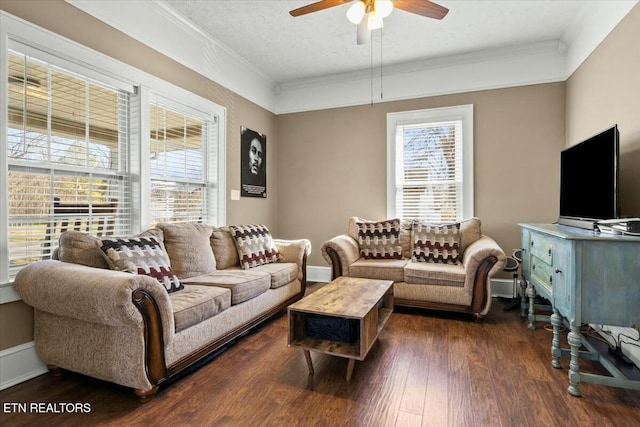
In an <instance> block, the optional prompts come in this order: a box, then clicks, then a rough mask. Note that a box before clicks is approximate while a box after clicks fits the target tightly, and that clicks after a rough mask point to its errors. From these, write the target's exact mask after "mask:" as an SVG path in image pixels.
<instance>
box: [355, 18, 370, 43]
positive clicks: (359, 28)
mask: <svg viewBox="0 0 640 427" xmlns="http://www.w3.org/2000/svg"><path fill="white" fill-rule="evenodd" d="M367 21H368V20H367V17H366V16H365V17H364V18H363V19H362V21H360V23H359V24H358V25H356V43H358V44H367V43H369V40H371V30H370V29H369V23H368V22H367Z"/></svg>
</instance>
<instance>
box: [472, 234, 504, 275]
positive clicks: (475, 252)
mask: <svg viewBox="0 0 640 427" xmlns="http://www.w3.org/2000/svg"><path fill="white" fill-rule="evenodd" d="M490 257H495V258H496V262H495V264H493V266H492V267H491V269H490V270H489V272H488V275H489V277H492V276H493V275H494V274H496V273H498V272H499V271H502V269H503V268H504V266H505V264H506V262H507V256H506V255H505V253H504V251H503V250H502V249H501V248H500V246H498V244H497V243H496V241H495V240H493V239H492V238H491V237H489V236H485V235H483V236H481V237H480V238H479V239H478V240H476V241H475V242H473V243H472V244H470V245H469V246H468V247H467V249H466V250H465V251H464V254H462V265H464V267H465V273H466V274H467V276H468V275H469V274H470V273H472V274H475V271H476V270H477V269H478V267H479V266H480V264H481V263H482V262H483V261H484V260H486V259H487V258H490Z"/></svg>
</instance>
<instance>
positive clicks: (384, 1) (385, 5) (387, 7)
mask: <svg viewBox="0 0 640 427" xmlns="http://www.w3.org/2000/svg"><path fill="white" fill-rule="evenodd" d="M374 9H375V11H376V12H377V13H378V15H380V17H381V18H386V17H387V16H389V15H391V12H393V3H392V2H391V0H376V1H375V3H374Z"/></svg>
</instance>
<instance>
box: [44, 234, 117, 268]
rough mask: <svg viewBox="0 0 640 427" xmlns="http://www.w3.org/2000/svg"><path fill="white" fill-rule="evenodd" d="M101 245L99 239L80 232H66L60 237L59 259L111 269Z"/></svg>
mask: <svg viewBox="0 0 640 427" xmlns="http://www.w3.org/2000/svg"><path fill="white" fill-rule="evenodd" d="M101 245H102V241H101V240H100V239H99V238H98V237H95V236H92V235H90V234H87V233H81V232H80V231H73V230H69V231H65V232H64V233H62V234H61V235H60V240H59V246H58V250H57V258H58V259H59V260H60V261H62V262H69V263H72V264H80V265H86V266H88V267H95V268H104V269H109V264H108V263H107V260H106V259H105V257H104V255H103V254H102V251H101V250H100V246H101Z"/></svg>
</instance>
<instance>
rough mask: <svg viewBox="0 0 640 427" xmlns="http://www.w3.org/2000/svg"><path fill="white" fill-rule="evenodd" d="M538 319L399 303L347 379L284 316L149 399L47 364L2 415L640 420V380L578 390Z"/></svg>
mask: <svg viewBox="0 0 640 427" xmlns="http://www.w3.org/2000/svg"><path fill="white" fill-rule="evenodd" d="M539 326H540V328H538V329H537V330H535V331H530V330H528V329H527V326H526V322H525V321H524V320H523V319H521V318H520V315H519V311H518V310H513V311H507V312H504V311H503V303H502V302H501V301H495V302H494V304H493V307H492V309H491V312H490V313H489V315H488V316H487V317H486V319H485V321H484V323H475V322H473V320H472V319H471V318H467V317H464V316H456V315H452V314H442V313H435V312H431V311H421V310H409V309H397V310H396V312H394V314H393V315H392V316H391V319H390V320H389V322H388V324H387V326H386V328H385V330H384V331H383V332H382V333H381V335H380V339H379V341H378V342H377V343H376V344H375V345H374V347H373V348H372V350H371V352H370V353H369V355H368V356H367V359H366V360H364V361H362V362H356V365H355V369H354V373H353V377H352V379H351V381H350V382H346V381H345V373H346V369H347V359H343V358H338V357H331V356H326V355H323V354H318V353H312V358H313V362H314V368H315V374H314V375H313V376H309V375H308V371H307V365H306V362H305V358H304V355H303V352H302V351H301V350H300V349H293V348H288V347H287V318H286V315H282V316H279V317H277V318H275V319H274V320H272V321H270V322H268V323H266V324H265V325H263V326H262V327H260V328H259V329H258V330H256V331H254V332H253V333H251V334H249V335H247V336H245V337H243V338H241V339H240V340H239V341H238V342H237V343H236V344H234V345H232V346H231V347H229V348H228V349H227V350H226V351H225V352H223V353H222V354H220V355H219V356H218V357H217V358H215V359H214V360H212V361H211V362H209V363H207V364H205V365H204V366H202V367H200V368H199V369H197V370H195V371H193V372H192V373H190V374H189V375H186V376H185V377H183V378H181V379H179V380H177V381H174V382H172V383H171V384H168V385H164V386H163V387H161V388H160V391H159V392H158V395H157V396H156V397H155V399H154V400H152V401H151V402H150V403H148V404H144V405H142V404H139V403H138V401H137V399H136V398H135V396H134V394H133V391H132V390H130V389H127V388H124V387H120V386H117V385H113V384H110V383H105V382H102V381H98V380H94V379H91V378H88V377H85V376H82V375H78V374H74V373H66V374H65V375H64V376H63V377H61V378H54V377H51V376H49V375H48V374H47V375H42V376H40V377H38V378H34V379H32V380H30V381H27V382H24V383H22V384H19V385H17V386H14V387H12V388H9V389H7V390H3V391H2V392H0V402H1V403H2V408H3V411H2V413H0V425H2V426H34V425H41V426H78V425H82V426H93V425H100V426H122V425H134V426H149V425H170V426H399V427H400V426H401V427H405V426H408V427H410V426H632V425H640V392H639V391H631V390H625V389H620V388H612V387H605V386H601V385H595V384H587V383H583V384H581V391H582V393H583V395H584V396H583V397H581V398H576V397H572V396H570V395H569V394H568V393H567V391H566V390H567V386H568V380H567V370H566V367H568V363H569V361H568V359H567V358H563V359H562V362H563V365H564V367H565V368H564V369H554V368H553V367H552V366H551V363H550V345H551V333H550V332H548V331H546V330H545V329H544V328H542V326H543V324H540V325H539ZM563 347H566V337H565V339H564V342H563ZM70 351H71V349H70ZM585 366H587V365H585ZM588 367H589V369H590V370H591V371H592V372H599V370H598V367H597V366H595V365H593V364H590V365H588ZM17 403H27V404H28V405H31V404H42V405H41V409H43V410H45V411H46V410H47V406H46V404H47V403H53V404H56V405H57V407H56V406H49V407H48V409H49V410H58V411H59V409H60V405H62V404H65V403H72V404H80V408H81V409H84V410H85V411H86V410H89V412H87V413H81V412H80V413H51V412H49V413H19V411H18V409H19V408H18V407H17V406H16V405H13V404H17ZM7 404H8V405H9V406H7ZM82 404H84V406H82ZM68 408H69V407H68V406H67V409H68ZM62 412H64V411H62Z"/></svg>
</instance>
